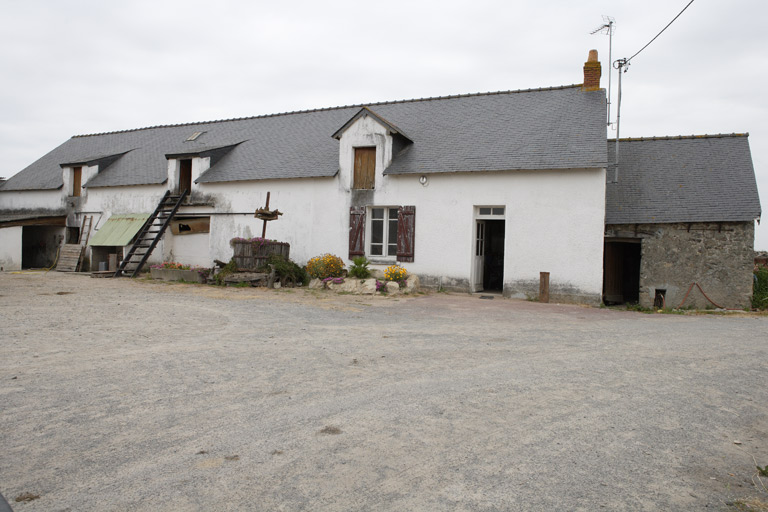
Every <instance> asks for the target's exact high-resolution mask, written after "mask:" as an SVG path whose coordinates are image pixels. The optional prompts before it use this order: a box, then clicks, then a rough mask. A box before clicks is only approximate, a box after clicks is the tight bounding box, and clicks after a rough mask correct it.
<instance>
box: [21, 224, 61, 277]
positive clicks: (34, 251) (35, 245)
mask: <svg viewBox="0 0 768 512" xmlns="http://www.w3.org/2000/svg"><path fill="white" fill-rule="evenodd" d="M65 236H66V228H65V227H51V226H24V228H23V229H22V231H21V268H49V267H52V266H53V264H54V263H55V262H56V255H57V254H58V251H59V247H60V246H61V243H62V242H63V241H64V237H65Z"/></svg>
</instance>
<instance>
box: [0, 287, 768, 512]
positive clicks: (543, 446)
mask: <svg viewBox="0 0 768 512" xmlns="http://www.w3.org/2000/svg"><path fill="white" fill-rule="evenodd" d="M0 362H1V364H0V493H2V494H3V495H4V496H5V498H6V499H7V500H8V501H9V503H10V504H11V506H12V507H13V508H14V510H15V511H65V510H67V511H105V510H106V511H124V510H131V511H159V510H163V511H165V510H204V511H216V510H266V511H271V510H289V511H293V510H312V511H316V510H320V511H323V510H339V511H342V510H343V511H347V510H359V511H363V510H365V511H370V510H373V511H377V510H387V511H389V510H392V511H409V510H424V511H438V510H451V511H464V510H473V511H474V510H478V511H486V510H498V511H506V510H547V511H551V510H590V511H592V510H600V509H603V510H702V509H707V510H740V509H739V508H737V507H736V506H734V505H732V503H733V502H734V501H736V500H742V499H749V498H759V499H761V500H763V501H768V492H766V490H765V489H763V488H761V487H760V485H761V482H760V480H758V477H757V476H756V474H757V470H756V468H755V462H757V463H758V464H760V465H761V466H763V465H768V443H767V440H768V385H766V382H767V377H768V317H765V316H762V317H753V316H747V315H740V316H715V315H702V316H681V315H644V314H640V313H631V312H620V311H612V310H605V309H595V308H586V307H579V306H559V305H554V304H537V303H530V302H524V301H513V300H506V299H501V298H499V297H497V298H495V299H494V300H481V299H479V298H478V297H477V296H469V295H453V294H441V293H434V294H428V295H417V296H410V297H368V296H352V295H335V294H332V293H329V292H321V291H308V290H265V289H250V288H249V289H238V288H227V289H223V288H215V287H208V286H202V285H186V284H167V283H158V282H152V281H141V280H139V281H132V280H129V279H91V278H89V277H86V276H82V275H71V274H57V273H55V272H50V273H47V274H46V273H1V274H0ZM753 457H754V459H753ZM762 482H763V483H765V484H766V485H768V478H765V477H762ZM755 484H757V485H755ZM25 494H26V496H27V498H28V499H30V501H21V502H17V501H15V499H16V498H17V497H23V496H24V495H25ZM35 496H39V498H36V499H31V498H34V497H35Z"/></svg>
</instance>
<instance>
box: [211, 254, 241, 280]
mask: <svg viewBox="0 0 768 512" xmlns="http://www.w3.org/2000/svg"><path fill="white" fill-rule="evenodd" d="M235 272H237V264H236V263H235V259H234V258H232V259H231V260H229V263H227V264H226V265H224V266H223V267H221V270H220V271H219V273H218V274H216V277H214V280H215V281H216V284H217V285H219V286H224V279H225V278H226V277H227V276H229V275H232V274H234V273H235Z"/></svg>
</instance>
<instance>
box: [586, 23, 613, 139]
mask: <svg viewBox="0 0 768 512" xmlns="http://www.w3.org/2000/svg"><path fill="white" fill-rule="evenodd" d="M614 25H616V20H615V19H613V18H612V17H610V16H605V15H603V24H602V25H600V26H599V27H597V28H596V29H595V30H593V31H592V32H590V34H592V35H594V34H597V33H598V32H600V33H601V34H608V62H609V63H610V62H613V31H614ZM609 66H610V64H609ZM606 104H607V105H608V116H607V121H606V124H607V125H608V126H611V68H610V67H609V68H608V97H607V98H606Z"/></svg>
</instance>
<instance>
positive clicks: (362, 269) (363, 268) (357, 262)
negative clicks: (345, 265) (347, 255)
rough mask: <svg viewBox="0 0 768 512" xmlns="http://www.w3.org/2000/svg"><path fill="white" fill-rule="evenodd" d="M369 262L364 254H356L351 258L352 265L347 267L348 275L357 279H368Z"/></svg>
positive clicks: (369, 273)
mask: <svg viewBox="0 0 768 512" xmlns="http://www.w3.org/2000/svg"><path fill="white" fill-rule="evenodd" d="M370 263H371V262H370V261H368V258H366V257H365V256H356V257H355V258H353V259H352V266H350V267H349V275H350V276H352V277H357V278H358V279H368V278H369V277H371V270H370V269H369V268H368V265H370Z"/></svg>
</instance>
